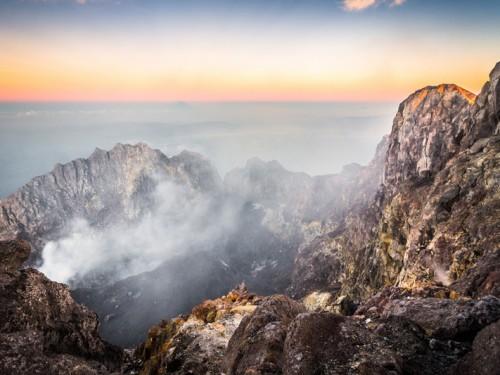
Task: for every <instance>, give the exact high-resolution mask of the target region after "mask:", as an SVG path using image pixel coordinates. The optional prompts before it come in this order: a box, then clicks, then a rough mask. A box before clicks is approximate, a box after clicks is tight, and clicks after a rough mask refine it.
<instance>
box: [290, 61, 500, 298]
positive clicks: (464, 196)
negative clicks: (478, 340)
mask: <svg viewBox="0 0 500 375" xmlns="http://www.w3.org/2000/svg"><path fill="white" fill-rule="evenodd" d="M499 79H500V64H497V66H496V67H495V69H494V70H493V71H492V73H491V74H490V81H489V82H488V83H487V84H486V85H485V86H484V88H483V90H482V91H481V94H480V95H479V96H478V97H477V98H475V96H474V95H473V94H471V93H469V92H467V91H465V90H464V89H461V88H459V87H457V86H455V85H440V86H437V87H427V88H425V89H422V90H419V91H417V92H416V93H414V94H412V95H411V96H410V97H409V98H408V99H407V100H405V101H404V102H403V103H402V104H401V105H400V107H399V110H398V113H397V115H396V117H395V119H394V125H393V129H392V132H391V135H390V138H389V146H388V150H387V155H386V157H385V169H384V181H383V184H382V186H381V187H380V189H379V191H378V193H377V195H376V198H375V199H374V200H373V201H372V202H371V203H369V204H366V205H364V206H360V207H357V208H355V209H354V210H353V212H351V213H350V214H349V215H347V216H346V218H345V220H344V221H343V222H342V223H341V224H340V225H338V226H337V227H336V228H335V229H334V230H333V231H331V232H330V233H328V234H326V235H324V236H321V237H319V238H317V239H315V240H314V241H313V242H312V243H311V244H310V245H309V246H307V247H304V248H303V249H301V251H300V253H299V254H298V255H297V257H296V261H295V270H294V276H293V282H292V286H291V288H290V292H291V293H292V295H294V296H297V297H302V296H305V295H307V294H308V293H310V292H313V291H317V290H322V291H326V292H330V293H332V294H334V295H348V296H351V297H352V298H354V299H358V300H359V299H362V298H366V297H369V296H370V295H372V294H373V293H375V292H376V291H378V290H380V289H381V288H382V287H384V286H387V285H397V286H401V287H405V288H410V289H414V288H419V287H426V286H433V285H450V284H451V287H452V288H453V289H454V290H455V291H456V292H458V293H461V294H464V295H470V296H481V295H486V294H491V293H493V294H496V295H498V282H499V280H500V279H499V273H500V263H499V255H498V253H499V243H500V233H499V231H498V229H497V228H498V223H499V221H498V219H499V217H500V195H499V194H500V189H499V175H500V167H499V152H500V135H499V118H500V105H499V104H498V97H499V92H500V83H499Z"/></svg>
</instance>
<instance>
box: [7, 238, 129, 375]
mask: <svg viewBox="0 0 500 375" xmlns="http://www.w3.org/2000/svg"><path fill="white" fill-rule="evenodd" d="M29 253H30V246H29V244H28V243H27V242H25V241H0V259H1V261H2V268H1V269H0V359H1V360H0V373H1V374H20V375H22V374H26V375H28V374H29V375H32V374H54V375H57V374H61V375H62V374H68V373H71V374H82V375H84V374H85V375H91V374H96V375H97V374H102V375H104V374H110V373H113V372H115V371H120V367H121V363H122V360H123V352H122V350H121V349H119V348H117V347H114V346H112V345H110V344H108V343H106V342H104V341H103V340H102V339H101V338H100V337H99V335H98V333H97V328H98V320H97V316H96V315H95V313H93V312H91V311H90V310H88V309H87V308H86V307H84V306H82V305H78V304H77V303H76V302H75V301H74V300H73V299H72V298H71V295H70V293H69V290H68V288H67V287H66V286H64V285H62V284H58V283H55V282H52V281H50V280H48V279H47V278H46V277H45V276H44V275H43V274H41V273H40V272H38V271H36V270H34V269H31V268H28V269H23V270H19V268H20V267H21V266H22V264H23V263H24V262H25V261H26V260H27V259H28V256H29Z"/></svg>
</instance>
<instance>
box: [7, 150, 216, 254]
mask: <svg viewBox="0 0 500 375" xmlns="http://www.w3.org/2000/svg"><path fill="white" fill-rule="evenodd" d="M162 179H170V180H172V181H175V182H178V183H180V184H182V185H183V186H186V187H189V188H191V189H196V190H199V191H212V190H214V189H220V185H221V180H220V177H219V175H218V174H217V172H216V171H215V169H213V167H212V166H211V164H210V163H209V162H208V161H207V160H206V159H204V158H202V157H201V156H200V155H198V154H194V153H190V152H187V151H185V152H182V153H181V154H179V155H177V156H174V157H172V158H167V157H166V156H165V155H164V154H163V153H161V152H160V151H159V150H153V149H151V148H150V147H148V146H147V145H145V144H143V143H139V144H137V145H134V146H132V145H122V144H117V145H116V146H115V147H114V148H113V149H112V150H111V151H104V150H101V149H96V150H95V151H94V153H93V154H92V155H90V157H89V158H88V159H77V160H73V161H71V162H69V163H67V164H58V165H56V166H55V168H54V169H53V171H52V172H50V173H49V174H46V175H43V176H39V177H35V178H34V179H33V180H31V181H30V182H29V183H27V184H26V185H24V186H23V187H22V188H20V189H19V190H18V191H17V192H15V193H14V194H12V195H10V196H9V197H7V198H5V199H3V200H0V239H9V238H20V239H25V240H27V241H28V242H30V243H31V244H32V246H33V247H34V255H35V256H36V257H39V256H40V252H41V250H42V248H43V245H44V244H45V243H46V242H47V241H48V240H54V239H58V238H60V237H61V236H62V235H63V234H64V230H65V229H67V224H68V223H69V222H70V221H71V220H72V219H74V218H81V219H85V220H86V221H88V222H89V223H90V224H91V225H92V226H95V227H109V225H110V224H113V223H116V222H122V221H134V220H136V219H138V218H139V217H140V216H141V215H142V214H143V213H144V212H145V211H148V210H150V208H151V206H152V205H154V204H155V202H154V201H153V198H152V196H151V192H152V191H153V190H154V188H155V186H156V184H157V183H158V181H159V180H162Z"/></svg>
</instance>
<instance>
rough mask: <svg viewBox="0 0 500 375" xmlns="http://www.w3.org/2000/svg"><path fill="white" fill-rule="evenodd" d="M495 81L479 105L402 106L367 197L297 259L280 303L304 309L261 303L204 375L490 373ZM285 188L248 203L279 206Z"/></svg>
mask: <svg viewBox="0 0 500 375" xmlns="http://www.w3.org/2000/svg"><path fill="white" fill-rule="evenodd" d="M499 81H500V63H499V64H497V66H496V67H495V69H494V70H493V71H492V73H491V75H490V81H489V82H488V83H486V85H485V86H484V88H483V90H482V91H481V93H480V95H479V96H478V97H475V96H474V95H473V94H471V93H470V92H467V91H466V90H463V89H461V88H459V87H457V86H455V85H440V86H436V87H427V88H424V89H422V90H419V91H417V92H416V93H414V94H412V95H411V96H410V97H409V98H408V99H407V100H405V101H404V102H403V103H402V104H401V105H400V107H399V110H398V113H397V115H396V117H395V120H394V125H393V129H392V132H391V134H390V136H389V139H388V146H387V152H386V153H385V156H384V171H383V181H382V184H381V185H380V187H379V188H378V189H377V191H376V193H374V196H373V199H365V200H364V201H358V202H356V204H352V205H351V206H350V209H349V212H348V213H347V214H346V215H344V217H342V215H339V216H337V217H338V218H340V220H338V222H337V223H335V221H332V228H333V230H331V231H330V232H328V233H326V234H324V235H320V236H318V237H317V238H316V239H313V240H312V241H310V242H308V243H307V242H306V243H304V245H303V246H302V247H301V248H300V249H299V252H298V254H297V256H296V258H295V267H294V272H293V282H292V284H291V286H290V288H289V293H290V294H291V295H292V296H294V297H296V298H301V299H302V300H301V301H297V300H292V299H290V298H289V297H286V296H283V295H274V296H271V297H266V298H263V299H262V300H261V302H260V303H259V305H258V306H257V308H256V310H255V311H254V312H253V313H252V314H250V315H247V316H245V317H244V318H243V320H242V321H241V323H240V324H239V326H238V328H237V329H236V331H235V332H234V334H233V336H232V337H231V339H230V340H229V342H228V344H227V349H226V352H225V355H224V358H223V360H222V362H221V361H220V358H219V357H217V360H215V361H214V362H211V366H213V367H211V371H209V372H208V373H214V374H215V373H226V374H281V373H283V374H438V373H449V374H496V373H497V371H498V366H499V365H500V363H499V359H498V358H499V357H498V348H499V347H500V336H499V334H500V332H499V323H498V322H499V319H500V300H499V299H498V297H499V287H500V286H499V285H500V284H499V282H500V278H499V275H500V263H499V259H500V255H499V254H500V249H499V244H500V238H499V235H500V233H499V230H498V227H499V218H500V196H499V194H500V189H499V182H500V168H499V165H498V161H499V152H500V136H499V131H500V129H499V125H500V82H499ZM252 163H253V164H255V163H258V162H255V161H254V162H252ZM271 167H272V168H275V169H277V170H278V172H279V173H278V174H281V173H282V172H281V171H280V170H279V167H278V166H276V165H272V166H271ZM247 168H248V167H247ZM251 170H252V165H250V171H251ZM238 173H240V174H241V173H242V172H241V171H239V172H238ZM252 176H255V174H252V173H248V172H247V173H246V181H247V182H246V184H245V186H250V187H252V186H254V185H253V184H252V183H251V181H252ZM231 177H232V176H229V178H231ZM293 178H294V179H299V180H300V184H302V185H306V186H309V185H308V184H309V183H310V182H308V179H307V177H305V176H294V177H293ZM277 181H286V182H285V183H284V185H283V186H280V185H279V183H278V182H277ZM288 184H291V183H290V179H287V178H286V175H285V176H280V177H279V178H277V179H276V180H271V181H267V183H266V184H264V185H260V186H259V185H258V184H257V185H256V187H255V188H254V189H253V190H252V188H247V191H246V194H249V195H250V196H253V197H256V196H257V197H258V196H259V192H262V191H263V190H264V189H266V188H267V189H269V188H270V189H271V191H273V192H275V195H276V196H277V197H286V193H287V192H288V191H289V190H288V189H289V188H288V186H289V185H288ZM308 189H311V188H310V187H308ZM248 190H250V191H249V192H248ZM254 199H255V198H254ZM285 199H286V198H285ZM294 202H295V206H294V205H292V206H291V208H290V210H291V212H292V213H293V212H297V211H298V210H300V209H302V210H306V209H305V207H307V203H306V202H304V201H294ZM271 204H272V203H270V205H271ZM332 216H333V217H335V214H333V215H332ZM171 324H172V323H171ZM157 347H158V345H157ZM189 358H191V359H192V358H197V355H196V354H195V353H191V354H189ZM185 360H186V359H185ZM163 370H164V372H165V373H175V371H177V370H176V367H175V366H172V365H171V364H169V363H164V366H163ZM143 373H144V374H149V373H157V372H154V371H153V372H151V371H150V370H149V368H147V367H144V368H143Z"/></svg>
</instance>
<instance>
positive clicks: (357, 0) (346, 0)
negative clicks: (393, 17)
mask: <svg viewBox="0 0 500 375" xmlns="http://www.w3.org/2000/svg"><path fill="white" fill-rule="evenodd" d="M405 1H406V0H343V2H342V4H343V8H344V10H346V11H348V12H356V11H361V10H365V9H367V8H370V7H374V6H377V5H379V4H382V3H388V4H389V6H390V7H394V6H399V5H402V4H404V3H405Z"/></svg>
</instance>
